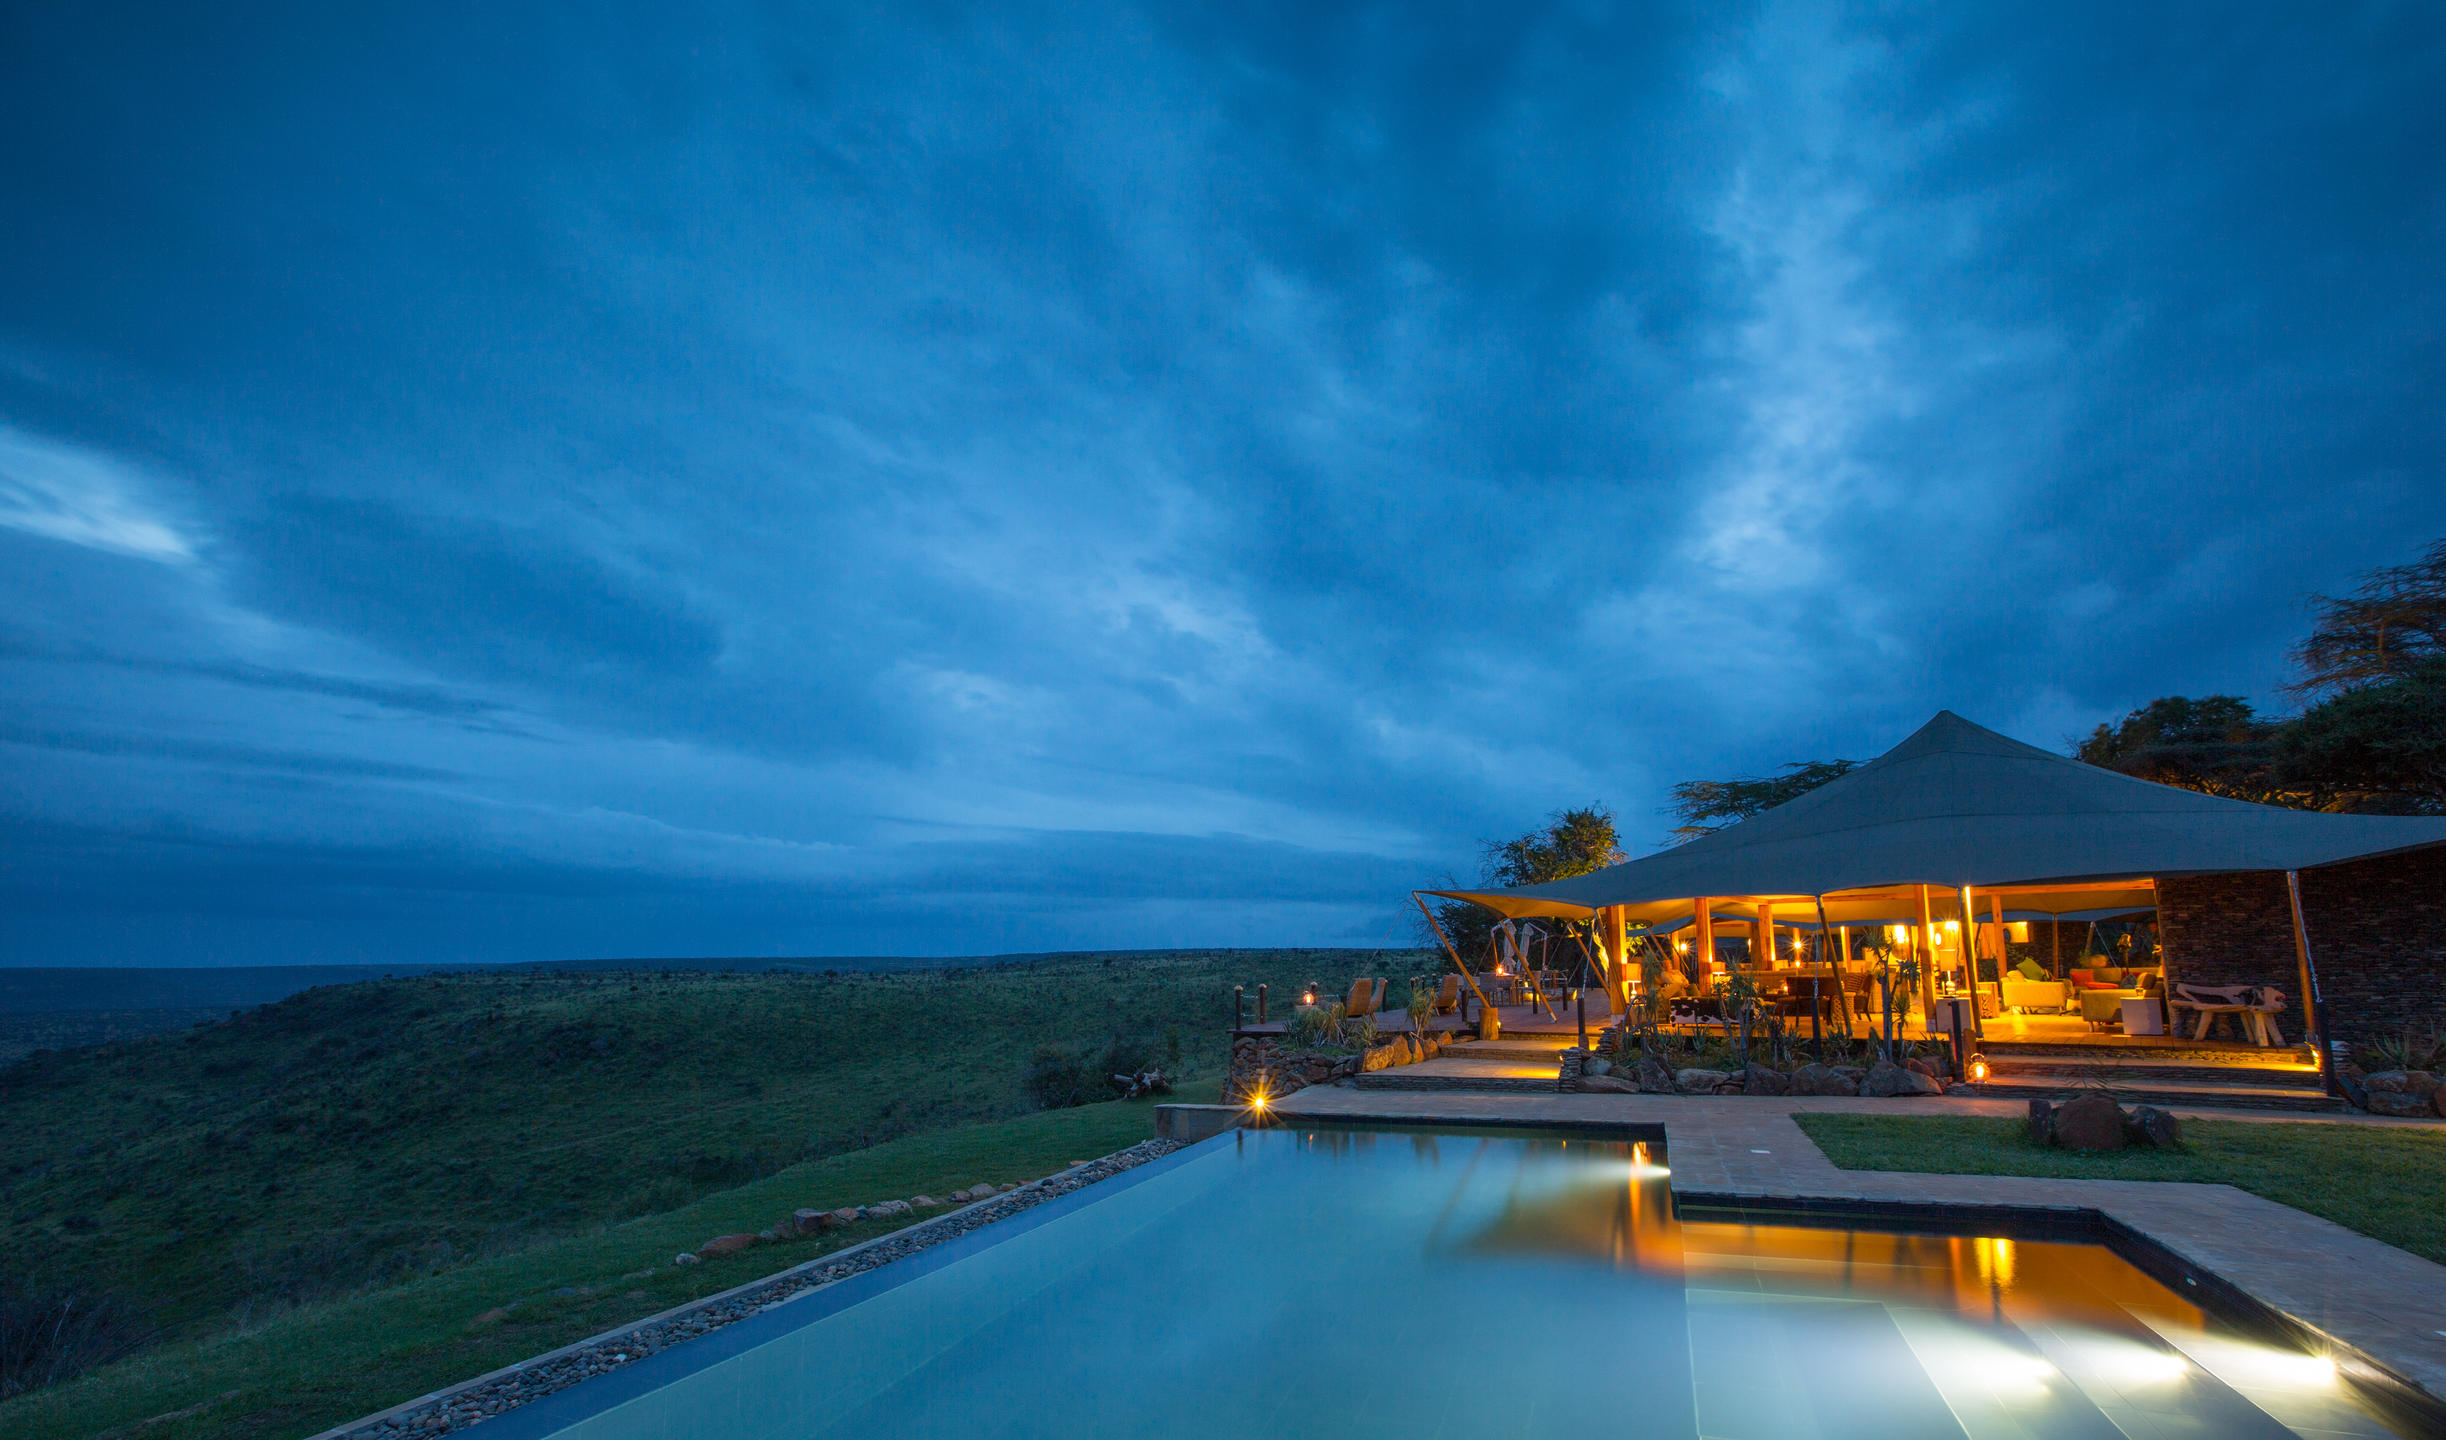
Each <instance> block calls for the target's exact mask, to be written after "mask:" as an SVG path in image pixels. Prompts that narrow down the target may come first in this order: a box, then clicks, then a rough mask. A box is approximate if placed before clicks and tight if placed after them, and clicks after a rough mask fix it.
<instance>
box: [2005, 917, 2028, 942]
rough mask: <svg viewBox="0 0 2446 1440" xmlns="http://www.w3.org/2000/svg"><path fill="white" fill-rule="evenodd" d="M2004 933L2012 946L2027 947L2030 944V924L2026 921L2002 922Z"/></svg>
mask: <svg viewBox="0 0 2446 1440" xmlns="http://www.w3.org/2000/svg"><path fill="white" fill-rule="evenodd" d="M2004 933H2005V935H2006V936H2007V937H2009V938H2010V939H2011V940H2012V942H2013V943H2014V944H2016V945H2027V944H2029V943H2030V922H2029V921H2027V920H2007V921H2005V922H2004Z"/></svg>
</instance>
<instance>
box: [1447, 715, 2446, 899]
mask: <svg viewBox="0 0 2446 1440" xmlns="http://www.w3.org/2000/svg"><path fill="white" fill-rule="evenodd" d="M2437 844H2446V817H2432V816H2400V815H2330V814H2325V813H2322V812H2318V811H2310V810H2285V809H2279V808H2277V807H2276V806H2273V805H2254V804H2251V803H2250V802H2248V801H2244V800H2227V799H2223V798H2220V797H2218V796H2214V795H2202V794H2200V793H2199V792H2197V791H2193V790H2183V789H2178V788H2176V787H2174V786H2172V785H2159V784H2156V783H2154V782H2151V781H2147V780H2135V779H2133V778H2132V777H2130V776H2128V775H2118V774H2116V773H2115V772H2114V771H2111V770H2102V769H2099V768H2098V767H2097V766H2094V765H2090V764H2087V763H2085V762H2083V761H2079V760H2074V759H2071V758H2069V757H2067V756H2063V755H2054V754H2050V753H2048V752H2047V751H2044V750H2041V749H2039V748H2038V747H2037V746H2034V745H2024V744H2022V743H2021V742H2020V741H2018V740H2012V739H2007V738H2006V737H2004V736H2002V735H1999V734H1997V733H1996V732H1995V731H1993V730H1986V729H1982V728H1981V727H1979V726H1977V725H1973V724H1971V723H1970V722H1969V721H1968V720H1965V719H1963V718H1962V717H1961V716H1959V715H1956V714H1954V713H1953V712H1952V711H1950V710H1943V711H1939V712H1938V713H1937V716H1936V718H1935V719H1933V720H1931V721H1929V722H1928V723H1927V724H1925V725H1923V726H1921V727H1920V728H1919V730H1918V732H1917V733H1916V734H1914V735H1912V736H1911V738H1910V739H1908V740H1905V741H1903V742H1902V743H1901V744H1900V745H1897V746H1895V747H1894V748H1893V749H1891V750H1888V751H1887V752H1886V753H1885V754H1883V755H1880V756H1878V757H1877V758H1876V759H1874V760H1872V761H1870V762H1869V763H1867V764H1866V765H1863V766H1860V767H1859V768H1858V769H1856V770H1853V771H1851V772H1850V773H1848V774H1846V775H1844V776H1843V777H1842V778H1841V779H1839V780H1835V781H1832V782H1830V783H1828V784H1826V785H1822V786H1820V787H1819V788H1817V789H1815V790H1812V791H1810V792H1809V793H1808V794H1806V795H1803V796H1801V797H1800V798H1799V799H1797V800H1793V801H1790V802H1788V803H1786V804H1782V805H1778V806H1776V807H1775V808H1774V809H1772V810H1769V811H1767V812H1765V813H1764V814H1761V815H1757V816H1753V817H1752V818H1750V819H1748V820H1744V821H1742V822H1741V823H1740V824H1737V825H1732V826H1728V827H1727V828H1725V829H1722V830H1719V831H1716V832H1715V833H1714V834H1712V835H1705V836H1702V837H1700V838H1699V839H1696V840H1693V841H1691V842H1690V843H1689V844H1687V845H1682V846H1678V847H1676V848H1674V849H1671V850H1667V851H1664V852H1663V853H1661V854H1657V855H1649V856H1646V857H1644V858H1642V859H1638V860H1632V861H1629V862H1627V863H1625V864H1621V865H1615V866H1611V867H1609V868H1607V869H1604V870H1597V871H1592V872H1591V873H1589V874H1586V875H1581V876H1576V877H1574V878H1572V879H1569V880H1556V881H1552V882H1550V883H1548V884H1544V885H1530V886H1524V887H1522V888H1520V889H1517V890H1500V891H1446V892H1439V893H1445V894H1449V895H1452V896H1453V897H1454V898H1456V899H1466V900H1476V901H1478V902H1479V903H1481V904H1485V905H1488V906H1489V907H1490V908H1493V909H1497V910H1501V911H1503V912H1505V913H1507V914H1535V913H1540V912H1543V913H1549V914H1558V913H1559V914H1585V913H1587V912H1589V911H1591V910H1595V909H1598V908H1600V907H1603V906H1609V905H1644V904H1653V903H1655V902H1659V901H1671V900H1683V901H1686V900H1688V899H1689V898H1690V897H1692V896H1699V895H1723V896H1733V895H1825V894H1831V893H1834V892H1837V891H1844V890H1860V889H1867V888H1873V887H1881V886H1890V885H1933V886H1943V887H1945V888H1947V889H1951V888H1954V887H1956V886H1961V885H1970V886H1975V887H1977V888H1980V889H1990V888H1995V887H2001V886H2030V885H2047V884H2078V883H2084V882H2094V881H2104V880H2132V879H2140V878H2143V877H2151V878H2154V877H2162V876H2168V875H2204V874H2216V873H2220V872H2226V871H2236V870H2307V869H2311V868H2314V867H2316V866H2320V865H2333V864H2336V863H2337V862H2339V861H2344V860H2357V859H2361V858H2363V857H2366V856H2371V855H2383V854H2386V853H2389V852H2391V851H2396V850H2408V849H2413V848H2416V847H2419V846H2424V845H2437Z"/></svg>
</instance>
